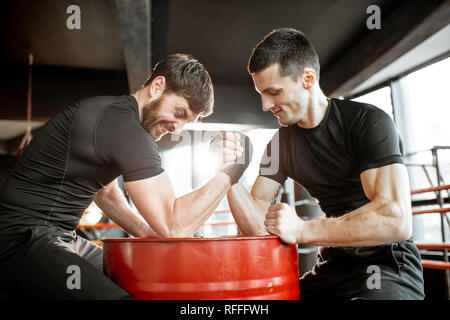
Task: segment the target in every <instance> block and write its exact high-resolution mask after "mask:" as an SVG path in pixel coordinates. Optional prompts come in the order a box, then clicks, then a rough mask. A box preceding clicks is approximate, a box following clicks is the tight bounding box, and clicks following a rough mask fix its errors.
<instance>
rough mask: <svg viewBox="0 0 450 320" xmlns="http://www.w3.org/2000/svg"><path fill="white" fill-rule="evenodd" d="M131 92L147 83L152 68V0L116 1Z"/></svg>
mask: <svg viewBox="0 0 450 320" xmlns="http://www.w3.org/2000/svg"><path fill="white" fill-rule="evenodd" d="M115 4H116V8H117V17H118V19H119V25H120V31H121V34H122V44H123V50H124V57H125V65H126V69H127V76H128V86H129V89H130V92H134V91H136V90H137V89H139V87H140V86H141V85H142V84H143V83H144V82H145V80H146V79H147V77H148V76H149V74H150V72H151V68H152V65H151V64H152V54H151V0H115Z"/></svg>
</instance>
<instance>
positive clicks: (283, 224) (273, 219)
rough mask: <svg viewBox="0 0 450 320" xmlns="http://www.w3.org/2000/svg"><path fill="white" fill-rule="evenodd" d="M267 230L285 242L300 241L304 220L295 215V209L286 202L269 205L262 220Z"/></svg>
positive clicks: (293, 242)
mask: <svg viewBox="0 0 450 320" xmlns="http://www.w3.org/2000/svg"><path fill="white" fill-rule="evenodd" d="M264 225H265V226H266V230H267V232H269V233H271V234H274V235H277V236H279V237H280V238H281V240H283V241H284V242H286V243H292V244H296V243H300V242H301V241H300V238H301V234H302V231H303V229H304V228H305V222H304V221H303V220H302V219H300V218H299V217H298V216H297V213H296V212H295V209H294V208H293V207H291V206H289V205H288V204H286V203H276V204H274V205H271V206H270V207H269V209H268V212H267V214H266V220H265V221H264Z"/></svg>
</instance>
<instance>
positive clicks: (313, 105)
mask: <svg viewBox="0 0 450 320" xmlns="http://www.w3.org/2000/svg"><path fill="white" fill-rule="evenodd" d="M311 90H313V92H312V94H311V96H310V98H309V101H308V108H307V113H306V115H305V117H304V119H302V120H301V121H299V122H297V125H298V126H299V127H301V128H304V129H312V128H315V127H317V126H318V125H319V124H320V122H322V120H323V118H324V117H325V114H326V113H327V108H328V98H327V96H325V95H324V94H323V92H322V90H321V89H320V88H319V87H314V88H311Z"/></svg>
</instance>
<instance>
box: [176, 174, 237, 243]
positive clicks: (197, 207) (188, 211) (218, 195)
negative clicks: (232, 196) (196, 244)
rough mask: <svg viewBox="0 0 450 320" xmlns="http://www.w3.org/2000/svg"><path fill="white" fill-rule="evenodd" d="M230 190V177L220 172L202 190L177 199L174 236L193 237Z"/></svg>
mask: <svg viewBox="0 0 450 320" xmlns="http://www.w3.org/2000/svg"><path fill="white" fill-rule="evenodd" d="M229 188H230V178H229V176H228V175H226V174H224V173H220V172H219V173H217V174H216V175H215V176H214V177H213V178H212V179H211V180H209V181H208V182H207V183H206V184H205V185H203V186H202V187H201V188H199V189H196V190H194V191H192V192H190V193H188V194H186V195H184V196H182V197H180V198H177V199H176V200H175V203H174V208H173V227H172V232H173V235H174V236H177V237H190V236H192V235H193V234H194V233H195V232H196V231H197V230H198V229H199V228H200V227H201V226H202V225H203V223H205V221H206V220H207V219H208V218H209V216H210V215H211V214H212V213H213V212H214V210H215V209H216V208H217V206H218V205H219V204H220V202H221V201H222V199H223V197H224V196H225V194H226V192H227V191H228V189H229Z"/></svg>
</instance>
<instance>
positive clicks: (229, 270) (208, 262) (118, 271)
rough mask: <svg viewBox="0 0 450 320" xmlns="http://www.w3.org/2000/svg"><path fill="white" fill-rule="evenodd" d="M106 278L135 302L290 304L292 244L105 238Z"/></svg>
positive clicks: (294, 284)
mask: <svg viewBox="0 0 450 320" xmlns="http://www.w3.org/2000/svg"><path fill="white" fill-rule="evenodd" d="M102 241H103V264H104V270H105V272H106V274H107V275H108V276H109V277H110V278H111V279H112V280H113V281H114V282H115V283H117V284H118V285H119V286H120V287H121V288H123V289H124V290H125V291H127V292H128V293H129V294H130V295H131V296H132V297H133V298H135V299H162V300H222V299H233V300H241V299H258V300H271V299H275V300H293V299H298V298H299V296H300V290H299V282H298V281H299V274H298V253H297V247H296V246H295V245H288V244H285V243H284V242H282V241H281V240H280V239H279V238H278V237H277V236H272V235H270V236H251V237H248V236H231V237H230V236H228V237H218V238H161V239H160V238H125V239H104V240H102Z"/></svg>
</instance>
